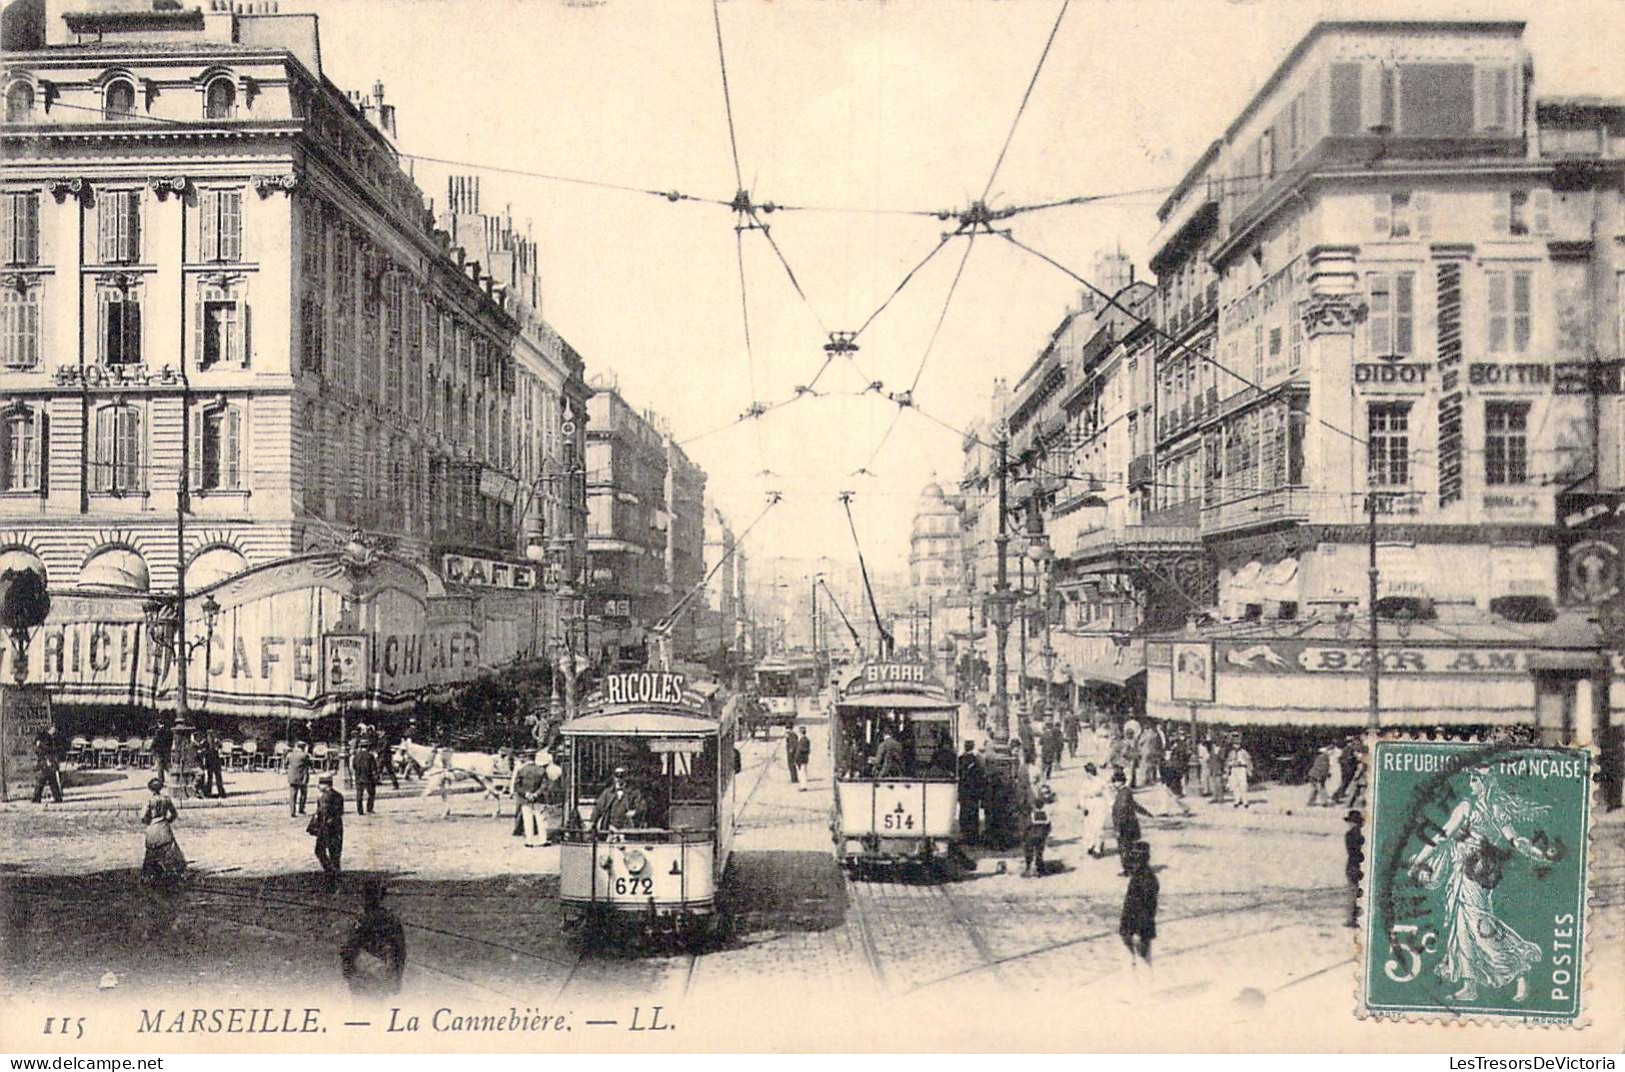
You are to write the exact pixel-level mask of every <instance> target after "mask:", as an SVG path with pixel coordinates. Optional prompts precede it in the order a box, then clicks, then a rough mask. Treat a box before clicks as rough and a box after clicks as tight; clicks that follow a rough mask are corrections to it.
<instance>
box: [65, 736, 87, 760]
mask: <svg viewBox="0 0 1625 1072" xmlns="http://www.w3.org/2000/svg"><path fill="white" fill-rule="evenodd" d="M89 749H90V742H89V741H87V740H85V739H84V738H83V737H75V738H74V739H73V740H72V741H69V742H68V755H67V759H68V762H70V763H72V764H74V765H75V766H80V767H82V766H84V765H85V753H86V752H87V751H89Z"/></svg>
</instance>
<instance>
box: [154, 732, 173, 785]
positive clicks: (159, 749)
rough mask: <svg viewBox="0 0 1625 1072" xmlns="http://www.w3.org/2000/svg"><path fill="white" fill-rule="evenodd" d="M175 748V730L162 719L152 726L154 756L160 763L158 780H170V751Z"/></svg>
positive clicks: (155, 760) (156, 761)
mask: <svg viewBox="0 0 1625 1072" xmlns="http://www.w3.org/2000/svg"><path fill="white" fill-rule="evenodd" d="M174 749H175V731H174V730H172V729H170V728H169V723H167V722H165V721H163V720H162V719H160V720H159V721H158V722H156V723H154V724H153V727H152V758H153V762H155V763H157V764H158V780H159V781H162V782H167V781H169V761H170V759H171V756H170V753H171V752H173V751H174Z"/></svg>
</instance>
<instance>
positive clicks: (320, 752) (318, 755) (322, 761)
mask: <svg viewBox="0 0 1625 1072" xmlns="http://www.w3.org/2000/svg"><path fill="white" fill-rule="evenodd" d="M327 753H328V747H327V745H325V744H319V745H317V746H316V747H314V748H312V749H311V750H310V758H311V762H312V765H314V766H315V768H316V769H317V770H327Z"/></svg>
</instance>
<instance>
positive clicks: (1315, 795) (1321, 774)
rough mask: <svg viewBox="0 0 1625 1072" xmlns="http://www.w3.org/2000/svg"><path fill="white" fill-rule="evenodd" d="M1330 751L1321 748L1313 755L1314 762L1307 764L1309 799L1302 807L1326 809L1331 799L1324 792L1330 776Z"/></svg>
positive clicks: (1323, 747) (1327, 747)
mask: <svg viewBox="0 0 1625 1072" xmlns="http://www.w3.org/2000/svg"><path fill="white" fill-rule="evenodd" d="M1331 753H1332V750H1331V748H1330V747H1329V746H1324V745H1323V746H1322V747H1321V748H1320V750H1319V751H1317V752H1316V753H1315V758H1314V760H1313V761H1312V762H1311V763H1310V764H1309V799H1308V801H1307V802H1305V804H1304V806H1305V807H1308V808H1313V807H1316V806H1317V805H1318V806H1320V807H1328V806H1330V805H1331V802H1332V798H1331V795H1330V794H1329V793H1327V792H1326V781H1327V779H1329V778H1330V777H1331V776H1332V755H1331Z"/></svg>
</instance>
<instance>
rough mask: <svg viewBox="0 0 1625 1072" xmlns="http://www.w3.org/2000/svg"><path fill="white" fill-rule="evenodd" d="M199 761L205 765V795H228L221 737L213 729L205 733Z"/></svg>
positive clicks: (199, 752)
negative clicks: (221, 751) (221, 756)
mask: <svg viewBox="0 0 1625 1072" xmlns="http://www.w3.org/2000/svg"><path fill="white" fill-rule="evenodd" d="M198 762H199V763H201V764H202V765H203V795H204V796H206V797H209V796H212V797H221V798H224V797H225V795H226V778H225V774H224V768H225V763H224V762H223V761H222V760H221V758H220V738H219V736H218V735H217V734H216V733H215V732H214V731H213V730H210V731H209V732H208V733H206V734H204V735H203V747H202V748H201V749H199V751H198Z"/></svg>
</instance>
